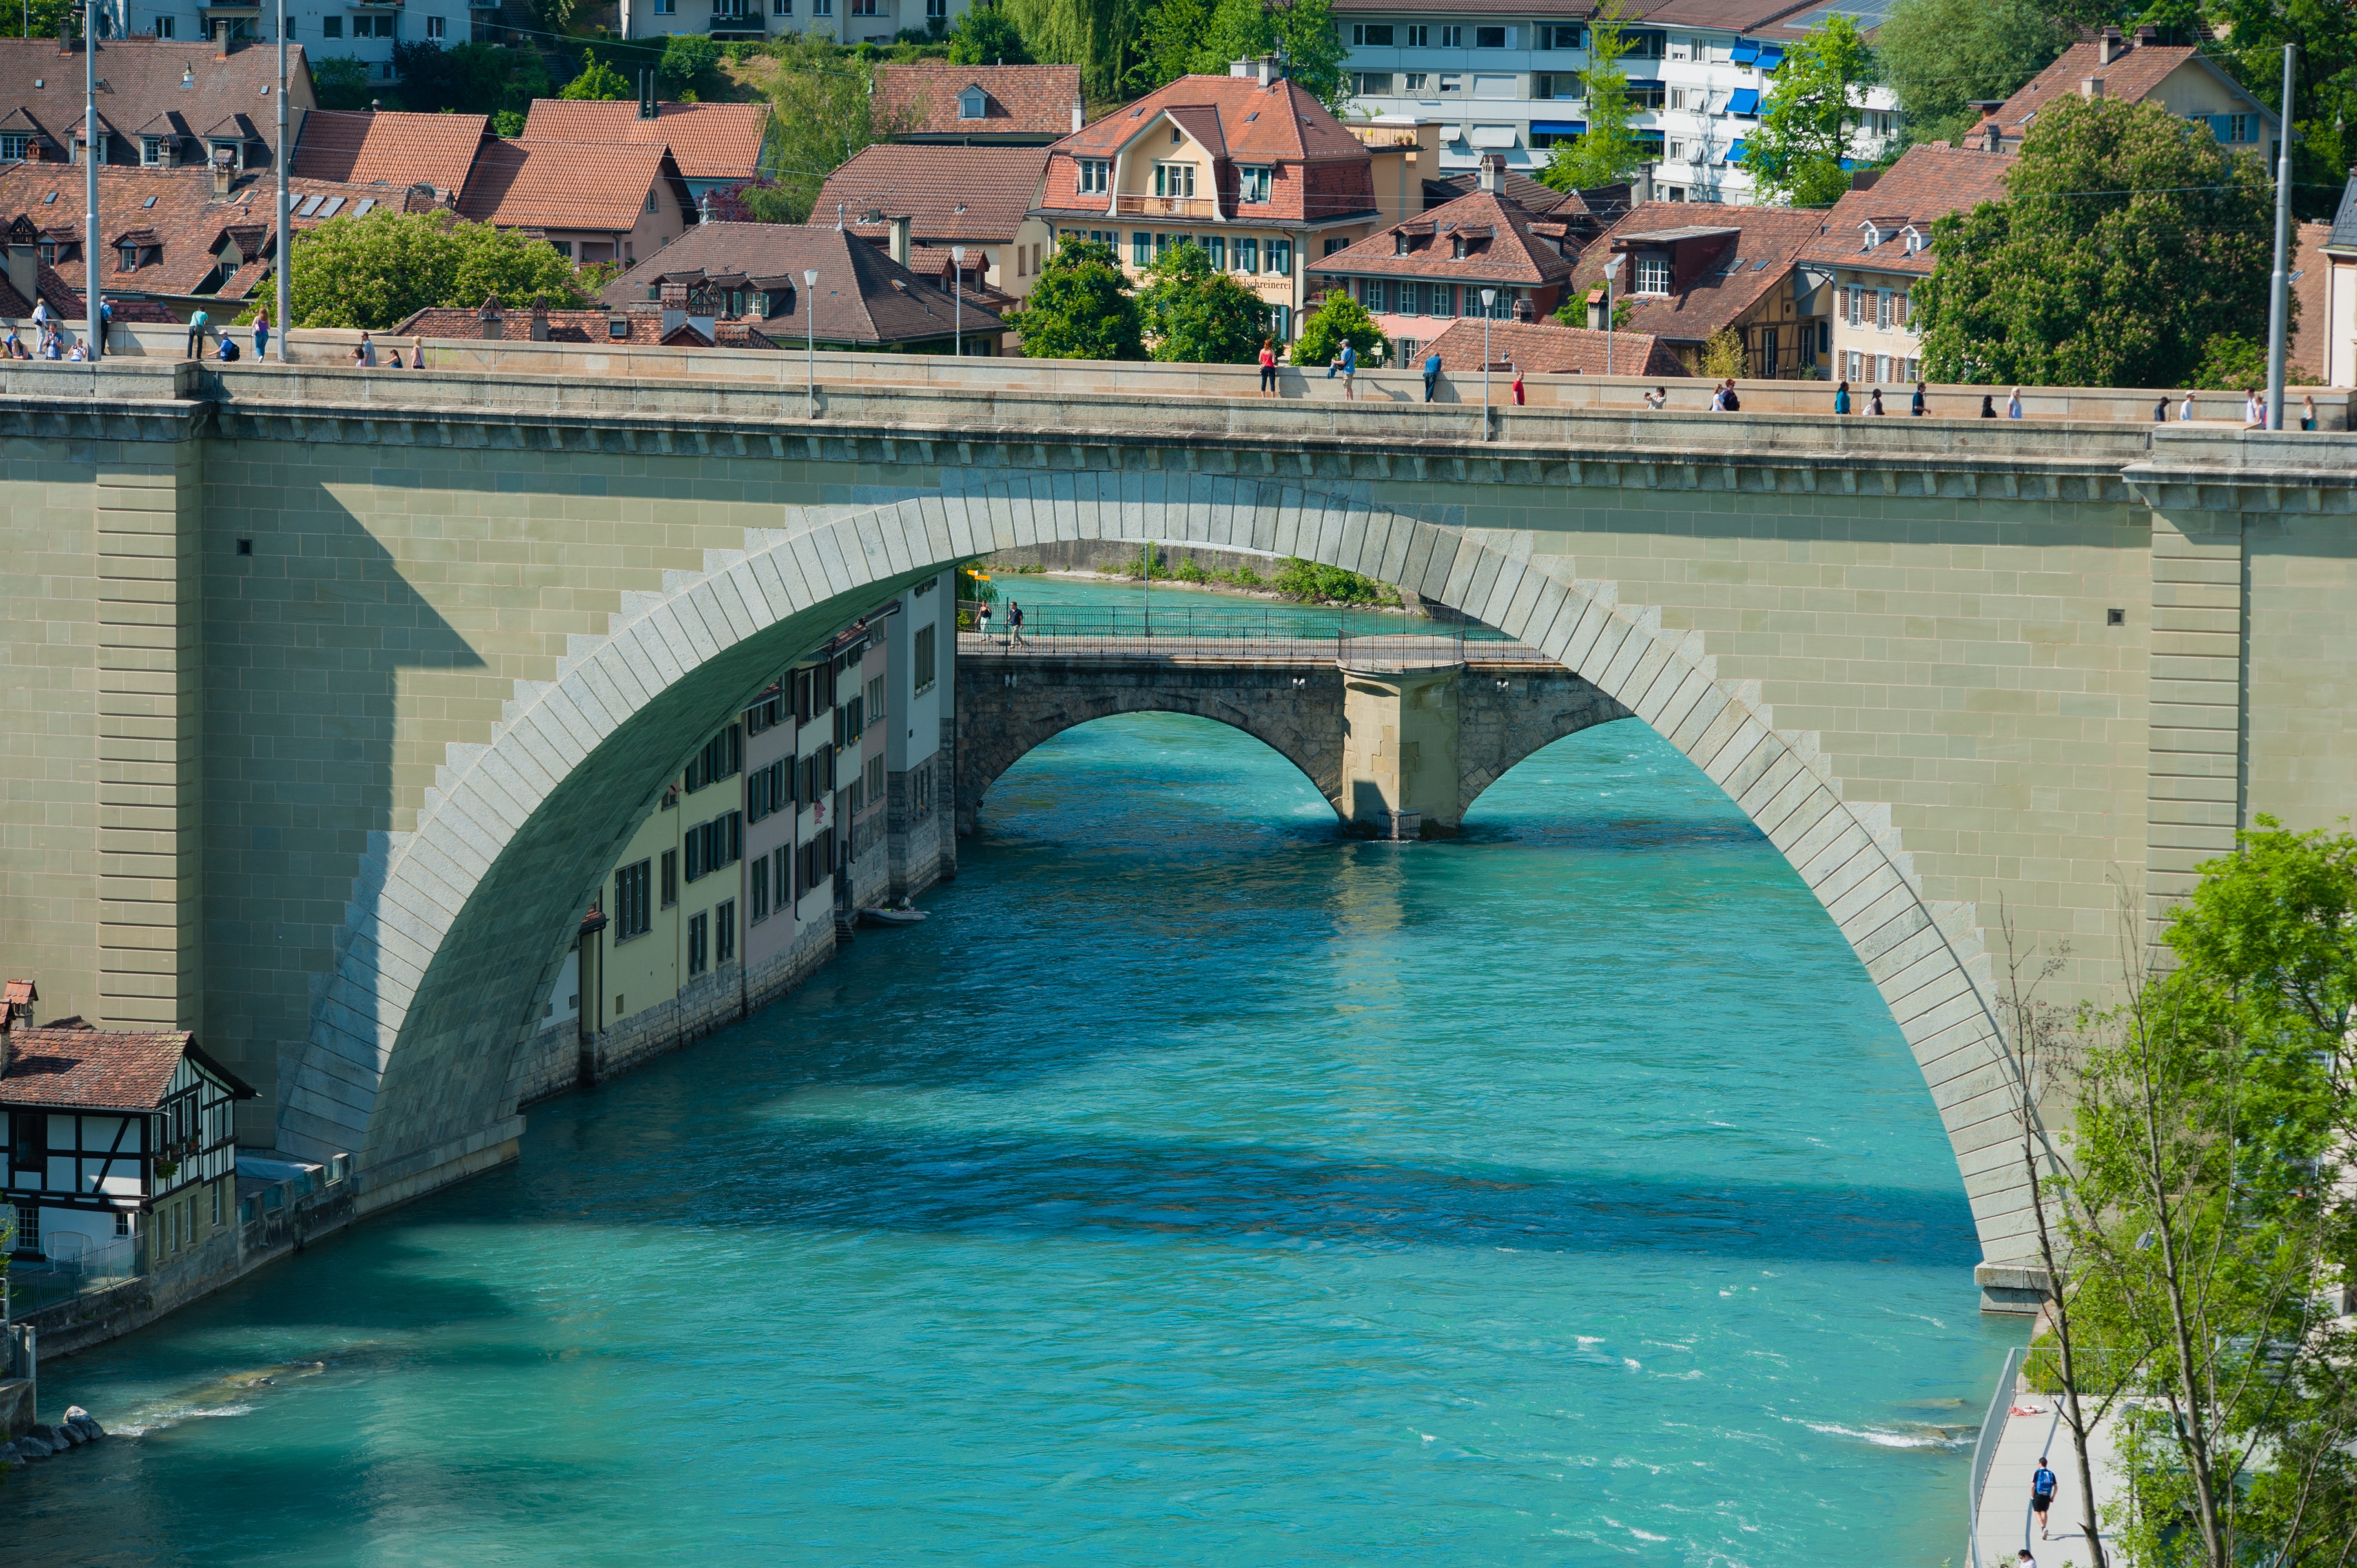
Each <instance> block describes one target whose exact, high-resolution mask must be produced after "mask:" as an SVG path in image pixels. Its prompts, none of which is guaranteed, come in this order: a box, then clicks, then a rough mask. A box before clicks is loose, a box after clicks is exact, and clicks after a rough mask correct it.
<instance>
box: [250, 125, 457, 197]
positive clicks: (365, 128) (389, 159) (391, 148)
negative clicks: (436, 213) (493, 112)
mask: <svg viewBox="0 0 2357 1568" xmlns="http://www.w3.org/2000/svg"><path fill="white" fill-rule="evenodd" d="M490 125H491V123H490V117H489V116H487V115H482V114H404V113H394V112H393V111H391V110H377V111H363V112H361V113H342V112H339V111H335V110H328V109H315V110H313V111H312V112H311V113H309V114H307V115H306V116H304V119H303V128H302V130H301V131H299V132H298V133H296V137H295V166H294V171H293V172H294V173H296V174H297V175H300V176H302V177H305V178H307V179H326V180H336V181H339V182H341V183H346V184H359V185H370V184H374V183H375V182H377V181H380V180H382V181H384V182H385V183H387V184H392V185H402V186H407V185H417V184H424V185H430V186H432V187H433V188H435V189H436V191H446V190H447V191H463V190H464V189H466V188H467V175H468V171H469V170H471V169H472V168H473V167H474V166H475V154H476V151H477V150H478V149H479V148H480V147H481V146H482V145H483V141H484V138H485V137H487V136H489V135H490Z"/></svg>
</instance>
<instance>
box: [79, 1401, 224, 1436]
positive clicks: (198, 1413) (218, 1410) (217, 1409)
mask: <svg viewBox="0 0 2357 1568" xmlns="http://www.w3.org/2000/svg"><path fill="white" fill-rule="evenodd" d="M252 1413H253V1406H252V1405H250V1404H223V1405H211V1406H205V1405H182V1406H179V1407H178V1408H177V1409H174V1410H161V1411H156V1412H154V1413H152V1414H150V1415H145V1416H142V1417H140V1418H138V1419H137V1420H135V1421H127V1422H125V1423H123V1424H122V1425H121V1426H118V1427H116V1428H115V1429H114V1431H115V1432H116V1434H118V1435H120V1436H124V1437H144V1436H145V1435H146V1434H148V1433H151V1432H161V1431H163V1430H164V1428H166V1427H167V1426H177V1425H178V1424H179V1423H181V1422H184V1421H204V1420H212V1419H218V1418H221V1417H223V1416H231V1415H251V1414H252Z"/></svg>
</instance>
